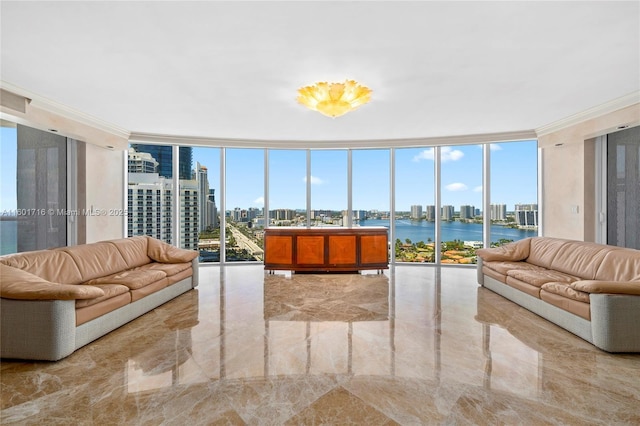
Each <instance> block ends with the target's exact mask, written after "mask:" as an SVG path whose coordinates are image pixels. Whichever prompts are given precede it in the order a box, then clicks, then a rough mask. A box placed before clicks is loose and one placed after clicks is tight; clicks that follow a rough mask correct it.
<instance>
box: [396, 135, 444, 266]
mask: <svg viewBox="0 0 640 426" xmlns="http://www.w3.org/2000/svg"><path fill="white" fill-rule="evenodd" d="M433 152H434V150H433V148H407V149H396V150H395V175H396V178H395V196H396V198H395V206H396V213H395V214H396V220H395V241H394V242H393V243H394V244H395V250H396V259H395V260H396V262H434V260H435V255H434V238H435V214H436V212H435V196H434V162H433V161H434V158H433Z"/></svg>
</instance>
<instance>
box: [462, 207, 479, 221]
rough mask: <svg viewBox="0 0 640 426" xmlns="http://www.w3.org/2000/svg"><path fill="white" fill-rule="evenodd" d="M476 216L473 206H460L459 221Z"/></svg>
mask: <svg viewBox="0 0 640 426" xmlns="http://www.w3.org/2000/svg"><path fill="white" fill-rule="evenodd" d="M475 216H476V208H475V206H469V205H462V206H460V219H473V218H474V217H475Z"/></svg>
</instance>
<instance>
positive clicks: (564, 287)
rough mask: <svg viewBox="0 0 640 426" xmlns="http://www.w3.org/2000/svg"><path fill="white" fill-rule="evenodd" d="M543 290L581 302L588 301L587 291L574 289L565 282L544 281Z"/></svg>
mask: <svg viewBox="0 0 640 426" xmlns="http://www.w3.org/2000/svg"><path fill="white" fill-rule="evenodd" d="M542 289H543V290H544V291H547V292H549V293H553V294H557V295H558V296H562V297H566V298H567V299H572V300H577V301H578V302H582V303H589V293H585V292H584V291H580V290H575V289H573V288H571V286H569V285H568V284H566V283H558V282H555V283H546V284H544V285H543V286H542Z"/></svg>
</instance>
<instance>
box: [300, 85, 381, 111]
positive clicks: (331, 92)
mask: <svg viewBox="0 0 640 426" xmlns="http://www.w3.org/2000/svg"><path fill="white" fill-rule="evenodd" d="M370 100H371V89H369V88H368V87H366V86H361V85H360V84H359V83H358V82H357V81H355V80H345V82H344V83H327V82H326V81H322V82H318V83H315V84H313V85H311V86H305V87H301V88H300V89H298V102H299V103H301V104H302V105H304V106H306V107H307V108H309V109H312V110H314V111H318V112H319V113H321V114H324V115H326V116H327V117H333V118H335V117H339V116H341V115H343V114H346V113H348V112H349V111H353V110H354V109H356V108H358V107H359V106H360V105H364V104H366V103H367V102H369V101H370Z"/></svg>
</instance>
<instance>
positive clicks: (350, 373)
mask: <svg viewBox="0 0 640 426" xmlns="http://www.w3.org/2000/svg"><path fill="white" fill-rule="evenodd" d="M200 277H201V278H200V279H201V285H200V287H198V289H197V290H195V291H191V292H189V293H186V294H184V295H182V296H180V297H178V298H176V299H175V300H173V301H171V302H169V303H167V304H165V305H163V306H161V307H159V308H157V309H155V310H154V311H153V312H150V313H149V314H147V315H144V316H142V317H140V318H139V319H137V320H135V321H133V322H131V323H129V324H127V325H125V326H123V327H121V328H120V329H118V330H115V331H114V332H112V333H110V334H109V335H107V336H105V337H104V338H102V339H100V340H98V341H96V342H94V343H92V344H90V345H88V346H87V347H85V348H82V349H80V350H79V351H77V352H76V353H74V354H73V355H71V356H70V357H68V358H66V359H64V360H62V361H60V362H56V363H42V362H38V363H31V362H17V361H10V360H3V361H2V366H1V368H2V369H1V373H2V375H1V377H0V381H1V385H2V387H1V396H2V406H1V408H2V410H1V412H0V416H1V420H2V423H3V424H4V423H7V424H10V423H20V424H24V423H47V422H50V421H51V420H52V419H55V422H57V423H66V424H83V423H84V424H96V423H100V424H102V423H104V424H122V423H127V424H184V423H201V424H210V423H226V424H278V425H279V424H318V423H326V424H344V423H349V422H351V423H355V424H440V423H446V424H452V423H453V424H493V423H502V424H540V423H560V424H615V423H619V424H626V423H628V424H634V423H635V424H637V423H640V410H638V408H637V407H638V406H640V405H639V404H640V380H638V377H640V355H636V354H622V355H611V354H607V353H605V352H602V351H600V350H598V349H597V348H595V347H593V346H592V345H590V344H588V343H586V342H584V341H583V340H582V339H580V338H578V337H575V336H573V335H571V334H570V333H568V332H566V331H564V330H562V329H560V328H559V327H556V326H555V325H553V324H551V323H549V322H547V321H545V320H543V319H541V318H539V317H537V316H536V315H535V314H532V313H531V312H528V311H526V310H525V309H523V308H520V307H519V306H517V305H515V304H513V303H511V302H509V301H507V300H506V299H504V298H502V297H500V296H499V295H497V294H495V293H492V292H491V291H489V290H486V289H484V288H479V287H478V285H477V284H476V282H475V270H474V269H472V268H452V267H442V268H437V267H432V266H417V265H410V266H409V265H407V266H396V267H392V268H391V269H390V270H388V271H385V273H384V274H381V275H377V274H364V275H360V274H335V275H334V274H317V275H316V274H265V273H264V270H263V268H262V267H261V266H259V265H255V266H246V265H242V266H235V265H234V266H228V267H224V268H220V267H216V266H207V267H201V270H200Z"/></svg>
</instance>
